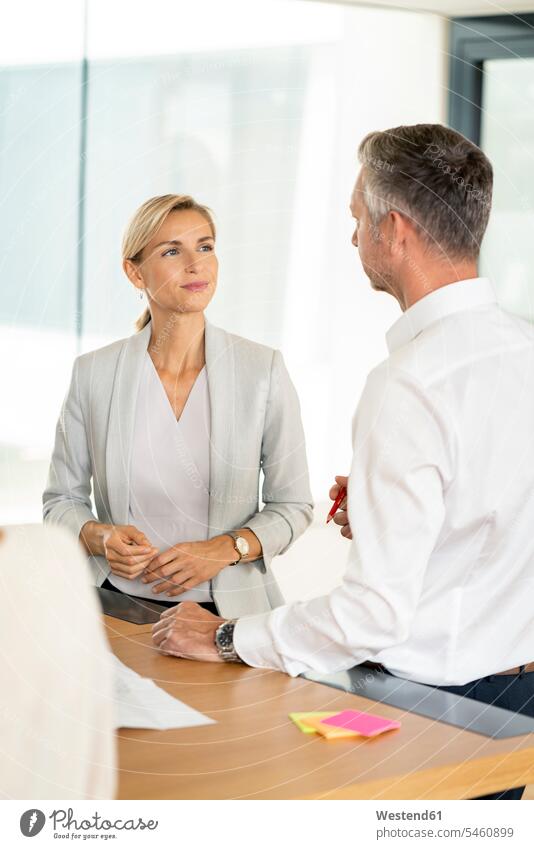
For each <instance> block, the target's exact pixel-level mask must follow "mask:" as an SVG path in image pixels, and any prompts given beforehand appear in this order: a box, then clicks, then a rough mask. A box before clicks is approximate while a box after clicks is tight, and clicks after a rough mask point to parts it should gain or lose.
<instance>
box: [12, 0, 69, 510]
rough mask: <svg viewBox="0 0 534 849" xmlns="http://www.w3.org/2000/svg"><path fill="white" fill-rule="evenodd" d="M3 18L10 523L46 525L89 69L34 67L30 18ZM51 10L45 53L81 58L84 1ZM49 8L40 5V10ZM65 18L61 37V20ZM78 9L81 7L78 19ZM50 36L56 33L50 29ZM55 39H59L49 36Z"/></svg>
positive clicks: (27, 13)
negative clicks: (51, 49) (44, 500)
mask: <svg viewBox="0 0 534 849" xmlns="http://www.w3.org/2000/svg"><path fill="white" fill-rule="evenodd" d="M40 5H41V4H36V3H34V2H30V3H27V4H25V5H24V15H19V14H18V13H16V12H14V14H13V16H11V15H8V14H6V15H4V20H3V25H2V26H3V33H2V41H3V42H4V43H5V46H6V49H5V50H4V51H3V53H2V57H3V61H4V63H7V62H8V61H9V63H10V64H4V65H2V66H0V198H1V200H0V227H1V230H2V234H3V246H2V254H1V272H2V280H3V286H2V298H1V300H0V358H1V361H2V371H1V379H0V393H1V397H2V415H1V417H0V478H1V488H0V522H1V523H7V522H15V521H22V522H24V521H40V518H41V495H42V491H43V488H44V483H45V478H46V472H47V468H48V463H49V458H50V452H51V449H52V441H53V433H54V428H55V423H56V420H57V417H58V413H59V409H60V405H61V401H62V398H63V396H64V394H65V390H66V387H67V384H68V380H69V375H70V371H71V368H72V360H73V357H74V355H75V352H76V339H75V329H76V288H77V243H78V181H79V165H80V158H79V154H80V92H81V65H80V62H79V61H78V62H72V61H65V62H61V63H57V62H55V63H54V64H38V65H37V64H34V65H31V64H26V62H27V60H28V58H29V57H28V50H27V46H28V36H27V27H28V19H29V17H31V15H32V14H33V11H35V14H36V16H37V17H36V20H41V15H40ZM64 5H65V4H64V3H61V2H60V3H57V2H55V3H54V2H52V3H51V4H49V5H48V7H47V15H46V16H44V19H42V20H41V23H42V27H41V29H40V33H39V40H40V44H41V47H40V48H39V50H38V49H37V47H35V53H36V54H39V58H42V59H43V60H45V59H46V58H47V56H48V57H49V56H50V55H51V54H47V53H46V48H45V47H43V44H48V45H49V46H50V44H52V45H54V46H55V50H56V54H57V53H61V50H60V49H59V46H58V38H59V35H58V33H59V32H60V33H61V39H62V40H63V41H64V43H65V45H68V47H67V46H66V47H65V51H64V52H65V55H68V56H69V57H72V54H73V52H74V47H73V45H74V46H76V47H78V49H79V46H80V34H81V11H82V8H81V4H80V3H76V2H73V3H71V4H70V7H69V12H68V13H67V10H66V8H65V9H64ZM38 7H39V8H38ZM62 9H63V10H64V11H65V18H64V20H63V24H64V27H63V28H62V29H61V30H59V29H58V27H57V22H56V21H55V19H54V17H53V14H54V13H55V12H60V11H61V10H62ZM74 10H75V11H74ZM49 30H50V32H48V31H49ZM48 36H50V38H48ZM29 41H30V43H32V39H31V38H30V39H29Z"/></svg>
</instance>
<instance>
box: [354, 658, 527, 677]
mask: <svg viewBox="0 0 534 849" xmlns="http://www.w3.org/2000/svg"><path fill="white" fill-rule="evenodd" d="M362 666H367V668H368V669H374V670H376V671H377V672H387V671H388V670H387V669H386V667H385V666H384V665H383V664H382V663H375V662H374V661H373V660H366V661H365V663H362ZM525 672H534V662H533V663H527V664H526V666H514V667H513V669H505V670H504V672H492V675H524V674H525Z"/></svg>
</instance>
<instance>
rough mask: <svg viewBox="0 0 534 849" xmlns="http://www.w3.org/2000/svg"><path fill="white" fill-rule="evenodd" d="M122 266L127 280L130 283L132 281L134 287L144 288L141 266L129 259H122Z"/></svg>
mask: <svg viewBox="0 0 534 849" xmlns="http://www.w3.org/2000/svg"><path fill="white" fill-rule="evenodd" d="M122 268H123V270H124V273H125V274H126V276H127V278H128V280H129V281H130V283H133V285H134V286H135V288H136V289H144V288H145V284H144V280H143V275H142V274H141V268H140V266H139V264H138V263H136V262H133V261H132V260H131V259H124V260H123V261H122Z"/></svg>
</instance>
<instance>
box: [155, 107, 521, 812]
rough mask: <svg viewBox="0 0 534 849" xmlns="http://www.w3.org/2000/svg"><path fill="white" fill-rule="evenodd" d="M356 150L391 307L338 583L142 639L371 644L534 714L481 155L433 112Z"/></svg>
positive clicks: (317, 657)
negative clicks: (231, 617) (272, 606)
mask: <svg viewBox="0 0 534 849" xmlns="http://www.w3.org/2000/svg"><path fill="white" fill-rule="evenodd" d="M359 157H360V161H361V164H362V168H361V170H360V173H359V175H358V179H357V182H356V186H355V188H354V191H353V194H352V200H351V211H352V215H353V217H354V219H355V232H354V236H353V243H354V245H355V246H356V247H357V248H358V251H359V254H360V258H361V261H362V264H363V267H364V270H365V272H366V274H367V276H368V277H369V279H370V281H371V285H372V286H373V288H374V289H378V290H382V291H385V292H389V293H390V294H392V295H393V296H394V297H395V298H396V299H397V301H398V302H399V304H400V306H401V309H402V310H403V315H402V316H401V317H400V318H399V319H398V320H397V321H396V322H395V324H394V325H393V326H392V327H391V329H390V330H389V331H388V333H387V344H388V349H389V357H388V359H386V360H385V361H384V362H383V363H381V364H380V365H378V366H377V367H376V368H375V369H373V371H372V372H371V374H370V375H369V377H368V379H367V383H366V385H365V388H364V391H363V393H362V397H361V399H360V403H359V405H358V408H357V410H356V413H355V416H354V420H353V447H354V455H353V460H352V468H351V472H350V476H349V478H348V506H347V505H346V504H343V505H342V506H341V509H340V511H339V513H338V514H337V515H336V518H335V520H336V522H337V524H339V525H341V528H342V531H341V532H342V534H343V535H344V536H346V537H348V538H350V539H351V549H350V554H349V562H348V566H347V570H346V574H345V576H344V579H343V583H342V584H341V586H339V587H337V588H336V589H334V590H333V591H332V592H331V593H330V594H329V595H327V596H323V597H321V598H316V599H312V600H311V601H308V602H298V603H295V604H290V605H285V606H283V607H279V608H277V609H276V610H274V611H271V612H269V613H265V614H260V615H256V616H250V617H245V618H243V619H239V620H237V621H234V622H225V621H224V620H221V619H218V618H217V617H212V616H210V614H209V613H207V612H206V611H203V610H202V609H200V608H197V607H196V606H195V605H191V604H184V605H181V606H179V607H178V608H173V609H172V610H169V611H167V612H165V613H164V614H163V615H162V619H161V621H160V622H159V623H158V624H157V625H155V626H154V642H155V643H156V645H158V646H159V648H160V649H161V650H162V651H163V652H165V653H166V654H175V655H177V656H179V657H189V658H195V659H205V660H215V661H218V660H226V659H230V660H242V661H243V662H245V663H248V664H249V665H251V666H258V667H265V668H269V669H279V670H282V671H284V672H287V673H288V674H290V675H298V674H300V673H302V672H308V671H313V670H315V671H322V672H334V671H338V670H342V669H347V668H349V667H351V666H354V665H355V664H360V663H364V662H367V663H370V664H371V665H373V666H375V667H378V668H381V669H384V670H385V671H387V672H389V673H390V674H392V675H396V676H399V677H401V678H407V679H411V680H413V681H417V682H421V683H425V684H431V685H434V686H437V687H442V688H445V689H448V690H450V691H452V692H454V693H459V694H462V695H468V696H470V697H471V698H474V699H478V700H480V701H482V702H488V703H493V704H496V705H499V706H502V707H505V708H509V709H511V710H514V711H520V712H524V713H527V714H529V715H530V716H534V628H533V615H532V599H531V594H530V591H531V589H532V586H533V582H534V534H533V533H532V528H533V526H534V439H533V434H534V329H533V328H532V327H531V326H530V325H529V324H528V323H527V322H525V321H522V320H521V319H519V318H515V317H513V316H511V315H508V314H507V313H506V312H504V311H503V310H501V309H500V308H499V306H498V305H497V302H496V298H495V294H494V291H493V289H492V286H491V284H490V282H489V280H487V279H485V278H481V277H479V276H478V271H477V259H478V254H479V250H480V243H481V240H482V237H483V235H484V231H485V229H486V225H487V222H488V217H489V212H490V206H491V192H492V167H491V164H490V162H489V161H488V159H487V157H486V156H485V155H484V153H483V152H482V151H481V150H480V149H479V148H478V147H476V145H474V144H472V143H471V142H470V141H469V140H468V139H466V138H464V137H463V136H462V135H460V134H459V133H457V132H455V131H453V130H451V129H448V128H447V127H444V126H441V125H436V124H418V125H416V126H405V127H395V128H393V129H390V130H387V131H385V132H375V133H371V134H370V135H368V136H367V137H366V138H365V139H364V140H363V142H362V143H361V145H360V149H359ZM503 249H506V246H503ZM336 480H337V484H336V486H335V487H333V488H332V490H331V491H330V497H331V498H335V496H336V495H337V493H338V490H339V486H340V485H341V484H344V483H345V482H347V479H346V478H343V477H338V478H337V479H336ZM522 792H523V788H516V789H515V790H511V791H508V792H505V793H503V794H500V795H499V796H497V797H494V798H520V797H521V794H522ZM487 798H491V797H487Z"/></svg>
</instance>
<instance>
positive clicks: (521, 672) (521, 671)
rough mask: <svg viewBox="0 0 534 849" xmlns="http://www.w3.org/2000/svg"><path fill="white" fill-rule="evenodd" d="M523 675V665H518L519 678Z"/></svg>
mask: <svg viewBox="0 0 534 849" xmlns="http://www.w3.org/2000/svg"><path fill="white" fill-rule="evenodd" d="M524 675H525V667H524V666H520V667H519V677H520V678H523V677H524Z"/></svg>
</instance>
